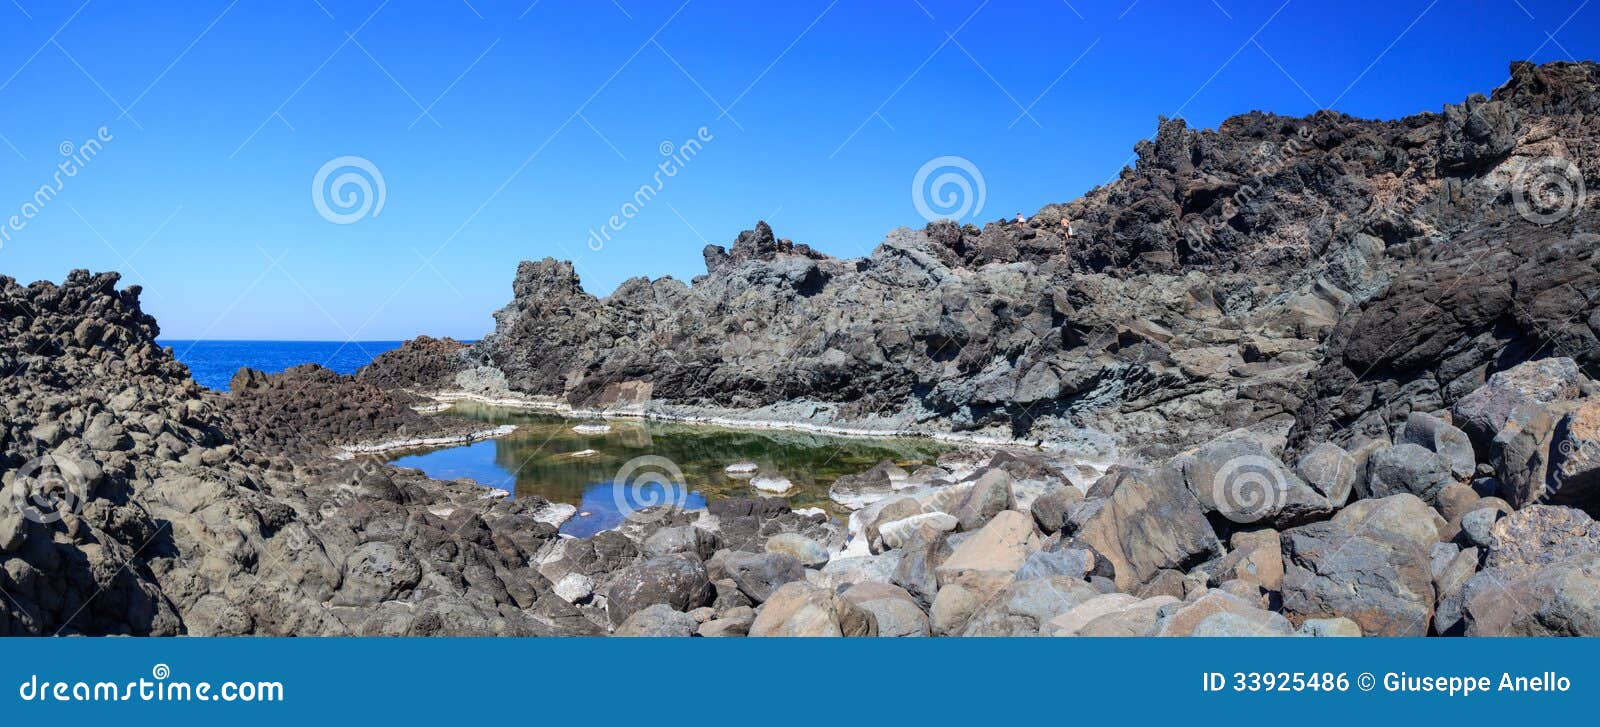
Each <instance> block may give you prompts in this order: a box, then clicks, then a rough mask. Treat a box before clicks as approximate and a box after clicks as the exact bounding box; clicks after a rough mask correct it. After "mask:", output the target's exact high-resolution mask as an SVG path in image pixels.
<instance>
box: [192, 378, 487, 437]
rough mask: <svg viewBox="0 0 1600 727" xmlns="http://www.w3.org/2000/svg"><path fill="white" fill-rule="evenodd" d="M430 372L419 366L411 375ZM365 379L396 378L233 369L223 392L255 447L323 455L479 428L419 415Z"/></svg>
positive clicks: (408, 398) (409, 402) (393, 392)
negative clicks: (350, 446) (344, 447)
mask: <svg viewBox="0 0 1600 727" xmlns="http://www.w3.org/2000/svg"><path fill="white" fill-rule="evenodd" d="M413 360H415V359H413ZM421 362H422V363H424V364H428V363H431V362H430V361H425V360H424V361H421ZM375 363H376V362H375ZM384 365H393V362H392V361H391V362H385V363H384ZM432 371H433V369H432V368H431V367H425V368H424V369H423V370H422V371H421V372H419V373H418V375H417V376H416V377H412V378H411V380H413V381H416V380H420V378H421V377H422V376H424V375H427V374H429V373H431V372H432ZM372 380H384V381H387V382H389V383H391V384H393V383H398V379H396V378H395V377H393V376H385V375H383V374H382V373H379V374H373V375H369V374H368V369H366V368H364V369H362V370H361V371H360V372H359V375H358V376H340V375H339V374H338V373H335V372H333V371H330V370H328V369H326V368H323V367H322V366H320V365H317V364H303V365H300V366H295V367H293V368H290V369H288V370H286V371H283V372H281V373H277V374H271V375H269V374H264V373H262V372H260V371H256V370H254V369H247V368H246V369H239V372H238V373H237V374H234V376H233V380H232V382H230V383H229V391H228V393H227V394H225V395H223V396H224V397H225V399H226V401H227V403H228V405H229V406H228V412H229V414H231V415H232V417H233V419H234V421H235V423H236V424H237V426H238V430H239V431H240V432H242V433H243V434H244V436H245V437H246V439H247V442H248V444H249V445H250V448H251V449H252V450H254V451H259V452H274V451H280V450H283V451H289V452H292V453H297V454H322V453H325V452H327V451H329V450H330V449H331V448H333V447H336V446H339V445H346V444H364V443H372V442H382V441H393V440H402V439H422V438H426V437H445V436H451V435H465V434H468V433H470V432H472V431H474V430H478V429H481V428H482V426H481V425H476V426H475V425H473V424H472V423H471V422H468V421H465V420H462V419H456V418H453V417H433V416H424V415H422V414H419V413H417V412H416V411H414V410H413V409H412V407H413V406H414V405H417V404H419V403H422V400H421V399H419V398H418V397H416V396H412V395H409V394H406V393H404V392H402V391H400V390H398V389H388V388H383V387H381V386H378V385H375V384H371V383H366V382H368V381H372Z"/></svg>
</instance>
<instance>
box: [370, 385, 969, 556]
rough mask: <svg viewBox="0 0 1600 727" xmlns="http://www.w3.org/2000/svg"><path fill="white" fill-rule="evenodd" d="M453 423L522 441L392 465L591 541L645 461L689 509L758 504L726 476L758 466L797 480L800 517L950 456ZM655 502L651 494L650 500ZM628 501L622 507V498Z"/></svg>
mask: <svg viewBox="0 0 1600 727" xmlns="http://www.w3.org/2000/svg"><path fill="white" fill-rule="evenodd" d="M451 411H452V413H454V414H457V415H460V416H465V417H468V418H471V419H474V420H478V421H482V422H486V423H490V424H515V425H517V431H516V433H514V434H512V435H510V436H507V437H503V438H500V439H494V440H488V441H483V442H478V443H476V444H471V445H467V446H461V447H450V448H445V449H438V450H433V451H427V452H422V453H416V454H410V455H407V456H404V457H400V458H398V459H396V460H394V464H396V465H398V466H401V467H415V468H417V469H420V470H422V471H423V472H426V473H427V474H428V475H429V476H431V477H434V478H436V479H458V478H462V477H468V478H472V479H474V480H476V481H477V482H478V483H479V484H482V485H485V486H488V487H498V488H500V489H504V490H509V491H511V492H513V493H517V494H530V493H531V494H538V495H540V496H541V497H544V498H545V499H548V500H551V501H553V502H566V503H571V504H573V505H576V506H578V508H579V511H580V512H587V513H589V515H588V516H583V517H576V518H573V520H572V521H570V522H569V523H568V525H567V526H566V527H563V528H562V530H563V532H570V533H572V534H574V535H584V534H588V533H589V532H597V531H599V530H602V529H605V528H607V527H614V526H615V525H616V524H617V523H618V522H620V519H621V517H622V508H621V507H619V502H621V503H627V502H629V498H631V497H638V496H640V494H641V492H630V493H619V492H617V491H616V490H615V488H616V487H617V485H616V484H615V483H614V482H613V479H614V478H615V477H616V476H617V473H618V470H619V469H621V468H622V467H623V466H624V465H625V464H626V463H627V462H628V461H629V460H631V459H633V458H635V457H639V456H642V455H655V456H659V457H665V458H667V459H669V460H671V461H672V462H673V463H675V464H676V465H677V466H678V468H679V469H680V470H681V471H682V473H683V477H684V479H685V480H686V481H685V482H684V483H682V485H683V486H684V487H685V488H686V489H687V490H688V491H689V495H688V497H689V501H688V502H689V505H688V506H689V507H699V506H703V505H704V504H705V502H706V501H707V500H716V499H719V498H723V497H729V496H735V495H748V494H758V493H756V492H755V491H754V490H753V489H751V488H750V485H749V476H748V475H744V476H742V477H734V476H730V475H728V474H727V473H726V472H724V468H726V467H727V466H728V465H730V464H733V463H735V462H745V461H749V462H755V463H756V464H757V466H758V467H759V468H760V471H761V472H763V473H771V474H777V475H781V476H783V477H787V478H789V480H791V481H792V482H794V484H795V486H796V488H797V489H796V491H795V492H794V493H792V494H791V495H790V496H789V497H790V500H791V501H792V502H793V503H794V505H795V507H812V506H818V507H826V506H827V504H828V499H827V498H828V486H829V485H830V484H832V483H833V481H834V480H835V479H837V478H838V477H839V476H840V475H845V474H853V473H856V472H860V471H862V470H865V469H867V468H869V467H871V466H872V465H874V464H877V463H878V462H880V461H882V460H885V459H888V460H894V461H895V462H898V463H900V464H901V465H902V466H914V465H916V464H920V463H932V462H933V460H934V459H935V458H937V457H938V455H939V454H940V453H941V452H943V451H945V450H946V449H948V448H947V447H946V446H944V445H941V444H939V443H936V442H932V441H928V440H923V439H857V438H845V437H830V436H825V435H818V434H810V433H805V432H785V431H776V430H756V431H752V430H735V429H726V428H722V427H711V426H702V425H685V424H672V423H666V422H650V421H636V420H622V421H617V420H612V421H608V422H606V423H607V424H609V425H610V427H611V430H610V431H609V432H607V433H605V434H579V433H576V432H573V431H572V427H573V426H574V425H576V424H578V423H579V422H577V421H574V420H570V419H562V418H560V417H555V416H550V415H545V414H533V413H528V412H519V411H515V410H508V409H502V408H496V407H490V406H485V405H481V404H473V403H462V404H458V405H456V407H455V408H454V409H452V410H451ZM642 494H643V496H644V497H645V498H646V499H647V500H648V499H649V498H650V497H651V496H652V495H653V494H659V493H651V492H650V491H649V490H648V489H646V490H643V491H642ZM619 495H620V497H619Z"/></svg>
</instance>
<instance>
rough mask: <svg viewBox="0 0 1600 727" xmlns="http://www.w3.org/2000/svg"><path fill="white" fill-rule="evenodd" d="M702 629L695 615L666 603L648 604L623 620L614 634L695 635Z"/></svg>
mask: <svg viewBox="0 0 1600 727" xmlns="http://www.w3.org/2000/svg"><path fill="white" fill-rule="evenodd" d="M699 629H700V623H699V622H698V621H695V620H694V617H692V616H690V615H689V614H686V613H683V612H681V611H675V610H673V608H672V607H671V606H668V605H667V604H665V603H658V604H656V605H654V606H648V607H646V608H644V609H641V610H639V611H635V612H634V613H633V615H631V616H629V617H628V620H627V621H623V622H622V625H621V626H618V627H617V630H616V631H613V632H612V635H613V636H693V635H694V634H695V632H696V631H698V630H699Z"/></svg>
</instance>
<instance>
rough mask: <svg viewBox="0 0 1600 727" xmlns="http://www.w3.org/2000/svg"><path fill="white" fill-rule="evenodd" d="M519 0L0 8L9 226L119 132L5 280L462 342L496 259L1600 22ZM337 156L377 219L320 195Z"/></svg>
mask: <svg viewBox="0 0 1600 727" xmlns="http://www.w3.org/2000/svg"><path fill="white" fill-rule="evenodd" d="M530 2H531V0H514V1H512V2H495V1H493V0H430V1H429V2H406V1H404V0H392V1H391V2H382V0H349V1H342V0H320V1H319V0H278V1H271V2H269V1H268V0H237V1H235V0H193V1H190V2H182V3H174V2H154V1H152V2H114V1H113V0H90V2H86V3H85V2H82V0H15V1H14V2H13V0H0V22H3V23H4V27H5V28H6V29H7V31H8V33H7V42H6V43H4V44H0V100H3V102H4V103H0V221H4V220H5V219H6V218H8V217H10V216H11V215H16V214H18V213H19V211H21V210H22V209H23V206H24V205H25V204H27V203H28V202H29V201H30V200H32V199H33V197H34V195H35V192H36V191H37V190H38V189H39V187H40V186H41V185H46V184H48V185H51V186H56V182H55V175H56V171H57V164H58V163H61V162H64V161H66V160H67V157H63V156H62V151H63V148H62V147H63V143H64V142H66V143H68V144H71V145H72V147H73V148H72V149H71V150H72V151H73V152H74V154H77V155H78V156H82V155H81V153H79V152H78V151H77V150H78V149H79V148H82V147H84V146H86V144H85V142H87V141H88V140H90V139H94V138H95V137H96V136H99V135H101V131H100V129H101V128H102V127H104V128H105V132H104V134H103V135H104V136H105V137H106V138H109V141H105V142H103V143H101V145H100V146H101V148H100V149H99V153H98V155H96V156H94V157H93V159H92V160H90V161H89V162H88V163H87V164H82V165H78V166H74V167H72V168H73V171H74V172H75V174H73V175H72V176H69V177H65V178H64V179H63V180H62V183H61V184H60V185H59V187H60V191H59V193H58V194H56V195H55V196H54V197H52V198H50V199H48V200H46V202H45V204H43V205H35V208H36V209H34V210H32V211H33V212H34V214H33V216H32V218H31V219H29V220H27V226H26V227H25V228H24V229H21V230H12V231H9V232H8V233H7V235H8V236H7V237H4V238H3V239H0V245H3V247H0V273H3V274H6V275H11V276H14V277H16V278H18V279H20V280H22V281H24V282H27V281H32V280H36V279H43V278H48V279H60V278H61V277H62V276H63V275H64V274H65V272H66V271H67V270H69V269H72V268H77V267H87V268H91V269H95V270H111V269H115V270H120V271H122V272H123V274H124V279H125V282H127V283H129V284H143V285H145V287H146V293H145V296H144V299H145V303H146V307H147V309H148V310H149V311H150V312H151V313H153V314H155V315H156V316H157V317H158V319H159V320H160V321H161V324H162V327H163V332H164V335H165V336H167V337H169V338H200V337H203V338H231V339H248V338H263V339H314V340H346V339H351V338H354V339H360V340H377V339H399V338H409V337H411V336H414V335H417V334H423V333H426V334H432V335H453V336H457V337H467V338H475V337H478V336H480V335H482V334H483V333H485V332H486V331H488V330H489V329H491V328H492V325H493V322H492V319H491V318H490V313H491V312H492V311H493V310H494V309H495V308H498V307H500V306H501V305H503V304H504V303H505V302H506V301H507V300H508V299H509V297H510V292H511V289H510V285H511V277H512V274H513V272H514V270H515V267H516V263H517V261H519V260H523V259H537V258H541V257H545V256H554V257H558V258H569V259H574V260H576V262H577V264H578V269H579V271H580V273H581V274H582V276H583V279H584V285H585V287H586V288H587V289H588V290H589V291H591V292H594V293H597V294H605V293H608V292H609V291H610V290H611V289H613V288H615V287H616V285H617V284H618V283H620V282H621V281H622V280H624V279H626V278H628V277H632V276H637V275H649V276H652V277H657V276H661V275H672V276H674V277H677V278H680V279H684V280H687V279H689V278H692V277H693V276H695V275H697V274H700V273H702V272H704V267H703V263H702V260H701V255H700V250H701V248H702V247H703V246H704V245H705V244H706V243H707V242H712V243H716V244H723V245H727V244H731V241H732V239H733V238H734V236H735V235H737V234H738V232H739V230H741V229H744V228H747V227H750V226H751V225H753V224H754V223H755V221H756V220H758V219H767V220H769V221H770V222H771V223H772V225H773V227H774V229H775V230H776V231H777V233H778V234H779V235H780V236H783V237H789V238H792V239H794V240H795V241H797V242H806V243H810V244H811V245H813V246H815V247H817V248H819V249H821V250H823V251H825V252H828V253H831V254H835V255H840V256H857V255H862V254H865V253H866V252H868V251H869V250H871V249H872V248H873V247H874V246H876V245H877V244H878V242H879V241H880V240H881V239H882V236H883V234H884V233H886V232H887V231H889V230H890V229H893V228H895V227H898V226H901V225H913V226H918V225H921V224H922V223H923V219H922V215H921V214H920V213H919V210H918V208H917V206H916V204H915V202H914V198H913V196H912V194H911V183H912V180H913V178H914V177H915V176H916V174H917V172H918V170H919V168H921V167H922V166H923V165H924V163H926V162H928V161H929V160H931V159H934V158H936V157H941V156H958V157H961V158H964V159H966V160H969V161H970V162H971V164H972V166H973V167H975V168H976V169H977V170H978V171H979V172H980V173H981V174H982V176H983V187H982V188H983V190H984V202H983V207H982V209H981V210H975V211H974V212H975V213H974V214H970V215H969V219H973V220H976V221H983V220H989V219H995V218H998V217H1002V216H1010V215H1013V214H1015V213H1016V212H1018V211H1024V212H1032V211H1033V210H1036V209H1038V208H1039V207H1040V206H1042V205H1044V204H1047V203H1050V202H1058V201H1066V200H1069V199H1071V198H1073V197H1076V196H1078V195H1079V194H1081V193H1083V192H1084V191H1086V190H1088V189H1089V188H1091V187H1093V186H1095V185H1096V184H1099V183H1102V182H1104V181H1106V180H1108V179H1110V178H1112V177H1114V176H1115V175H1116V173H1117V171H1118V170H1119V169H1120V167H1121V166H1122V165H1124V164H1125V163H1127V162H1129V160H1130V155H1131V149H1132V146H1133V144H1134V142H1135V141H1137V140H1138V139H1140V138H1144V137H1147V136H1149V135H1150V134H1151V133H1152V132H1153V131H1154V128H1155V123H1156V116H1157V115H1158V114H1165V115H1168V116H1174V115H1176V116H1182V117H1184V118H1186V119H1188V120H1189V122H1190V123H1191V124H1193V125H1197V126H1202V127H1212V126H1215V125H1216V124H1217V123H1218V122H1220V121H1221V120H1223V119H1224V118H1226V117H1228V116H1230V115H1233V114H1237V113H1242V112H1245V111H1249V110H1252V109H1264V110H1269V111H1275V112H1279V113H1285V114H1294V115H1302V114H1307V113H1311V112H1313V111H1315V110H1317V109H1319V108H1322V107H1333V108H1336V109H1338V110H1340V111H1344V112H1347V113H1351V114H1355V115H1358V116H1364V117H1384V118H1389V117H1396V116H1401V115H1406V114H1410V113H1415V112H1419V111H1436V110H1438V109H1439V107H1440V105H1442V104H1444V103H1447V102H1456V101H1459V100H1460V99H1462V98H1463V97H1465V96H1466V95H1467V94H1469V93H1471V92H1474V91H1482V92H1488V91H1489V90H1491V89H1492V88H1493V87H1494V86H1496V85H1498V84H1500V83H1501V82H1503V81H1504V80H1505V77H1506V66H1507V63H1508V62H1509V61H1511V60H1514V59H1532V60H1535V61H1541V62H1542V61H1550V60H1562V59H1567V60H1576V59H1592V58H1594V57H1595V55H1596V52H1595V51H1596V48H1597V46H1600V22H1597V20H1600V7H1596V6H1590V5H1589V4H1588V2H1586V1H1585V0H1549V1H1546V0H1484V1H1482V2H1468V1H1455V0H1448V1H1444V2H1431V1H1430V0H1388V1H1387V2H1339V3H1323V2H1310V1H1309V0H1289V2H1283V0H1268V1H1267V2H1246V1H1245V0H1217V2H1210V1H1209V0H1195V1H1190V2H1162V1H1159V0H1138V1H1137V2H1135V1H1134V0H1116V1H1115V2H1094V1H1092V0H1071V2H1070V3H1069V2H1064V1H1062V0H1037V1H1035V2H1010V1H1007V0H990V1H989V2H984V0H948V1H946V0H920V2H919V1H918V0H873V1H869V0H837V1H834V0H790V1H788V2H781V3H780V2H723V1H719V0H689V1H688V2H684V1H683V0H663V1H661V2H655V1H647V0H617V1H616V2H610V1H609V0H583V1H580V0H539V1H538V2H533V3H532V4H531V5H530ZM1596 5H1597V6H1600V3H1596ZM702 128H703V129H704V131H703V132H702V131H701V129H702ZM697 135H703V136H702V138H707V139H709V141H705V142H703V143H702V144H701V146H700V147H699V154H698V155H696V156H695V157H694V158H693V159H692V160H691V161H689V162H687V163H685V164H681V165H678V166H677V167H674V169H675V172H676V173H675V174H673V175H671V176H668V177H665V178H664V181H663V183H662V184H661V185H660V192H659V194H658V195H656V196H654V197H651V198H649V199H647V201H646V202H645V203H644V204H642V205H638V209H637V214H635V215H634V216H633V217H632V219H631V220H628V221H627V225H626V227H624V228H623V229H622V230H620V231H616V232H613V233H611V234H610V235H609V239H608V240H607V241H605V242H604V243H603V244H601V245H598V246H596V245H593V244H591V243H590V242H589V239H590V233H591V231H592V230H599V229H600V228H603V227H605V226H606V224H607V221H608V219H609V218H610V217H611V216H612V215H618V214H619V211H621V210H622V209H623V205H624V204H625V203H627V202H629V201H630V200H631V199H632V198H633V196H634V193H635V191H636V190H637V189H638V188H639V187H640V186H641V185H643V184H651V185H652V186H653V185H654V177H655V174H656V170H657V165H658V164H659V163H661V162H662V161H663V160H664V159H665V157H663V156H662V153H661V151H662V148H663V142H668V143H670V144H671V145H672V146H673V148H674V150H676V149H677V148H679V147H682V146H683V145H684V142H685V141H686V140H689V139H692V138H695V137H696V136H697ZM88 146H90V147H91V148H92V146H93V145H88ZM341 157H357V158H359V159H363V160H367V161H369V162H370V163H371V166H372V167H373V168H375V169H376V170H377V171H378V173H379V174H381V176H382V184H381V185H379V187H380V188H381V189H382V191H383V206H382V208H381V211H379V212H378V214H376V215H373V214H371V209H370V208H369V209H368V210H367V213H366V214H356V215H354V217H356V218H358V219H353V221H351V222H350V224H335V223H334V222H331V221H330V220H329V219H327V218H325V216H324V215H323V214H321V213H320V212H319V209H318V206H317V205H316V204H315V203H314V197H313V194H312V181H313V179H314V178H316V176H317V174H318V171H319V170H320V169H322V168H323V167H324V165H325V164H327V163H329V162H330V161H331V160H335V159H338V158H341ZM69 166H70V165H69ZM332 176H333V177H337V176H338V174H337V173H334V174H333V175H332ZM369 185H370V183H369ZM372 206H375V205H372ZM970 206H971V205H969V207H970ZM355 207H356V209H355V210H354V211H355V212H357V213H359V212H361V211H362V210H361V207H362V205H361V204H360V202H359V201H358V203H357V204H356V205H355ZM326 209H329V210H331V213H330V215H329V216H331V217H334V218H335V219H338V217H337V214H333V213H337V212H339V211H340V210H338V209H337V208H333V207H326ZM594 247H599V248H600V249H598V250H596V249H593V248H594Z"/></svg>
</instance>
